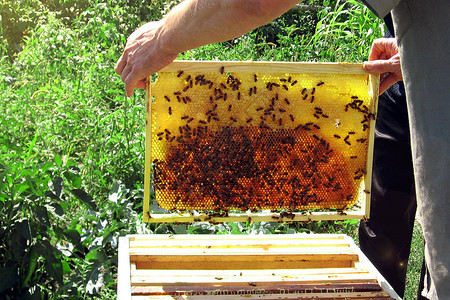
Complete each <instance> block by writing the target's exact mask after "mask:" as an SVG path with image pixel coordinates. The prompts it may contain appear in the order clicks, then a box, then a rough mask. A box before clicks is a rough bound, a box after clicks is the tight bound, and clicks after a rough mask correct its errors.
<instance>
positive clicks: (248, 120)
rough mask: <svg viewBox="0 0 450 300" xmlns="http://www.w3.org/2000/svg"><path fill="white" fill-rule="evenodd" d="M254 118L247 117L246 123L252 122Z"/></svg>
mask: <svg viewBox="0 0 450 300" xmlns="http://www.w3.org/2000/svg"><path fill="white" fill-rule="evenodd" d="M252 120H253V118H249V119H247V121H245V122H246V123H250V122H251V121H252Z"/></svg>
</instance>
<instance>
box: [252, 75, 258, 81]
mask: <svg viewBox="0 0 450 300" xmlns="http://www.w3.org/2000/svg"><path fill="white" fill-rule="evenodd" d="M253 80H254V81H255V82H257V81H258V76H256V74H254V75H253Z"/></svg>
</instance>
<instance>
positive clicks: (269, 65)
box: [143, 60, 379, 223]
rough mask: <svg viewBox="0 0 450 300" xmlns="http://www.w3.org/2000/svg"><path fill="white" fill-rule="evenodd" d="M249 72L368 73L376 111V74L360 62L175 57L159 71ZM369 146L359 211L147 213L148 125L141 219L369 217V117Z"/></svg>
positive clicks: (148, 99)
mask: <svg viewBox="0 0 450 300" xmlns="http://www.w3.org/2000/svg"><path fill="white" fill-rule="evenodd" d="M222 67H223V72H225V73H228V72H252V73H297V74H343V75H344V74H365V75H367V76H368V80H367V83H368V87H369V93H370V95H371V96H372V97H373V98H374V99H373V105H374V106H373V109H372V111H373V112H374V113H375V114H376V113H377V106H378V93H379V92H378V88H379V76H373V75H371V74H369V73H367V71H365V70H364V68H363V64H362V63H328V62H326V63H321V62H267V61H192V60H189V61H186V60H176V61H174V62H172V63H171V64H169V65H167V66H166V67H164V68H163V69H161V70H160V71H159V73H162V72H179V71H180V70H183V71H184V72H211V73H215V72H220V71H219V70H221V69H222ZM151 85H152V84H151V78H150V77H148V78H147V88H146V106H147V109H146V124H152V118H151V115H152V112H151V101H152V96H151ZM369 122H370V129H369V147H368V155H367V168H366V170H367V175H366V178H365V191H367V192H366V195H365V199H364V200H363V202H362V205H361V209H360V210H346V211H328V212H310V211H302V212H293V213H286V212H281V213H278V212H277V213H272V212H261V213H251V212H242V213H230V214H228V213H227V214H217V213H211V214H207V213H200V214H198V213H195V214H194V213H188V212H186V213H151V212H150V203H149V200H150V190H151V184H150V178H151V167H150V166H151V150H150V149H151V126H146V142H145V143H146V145H145V183H144V205H143V206H144V222H147V223H192V222H212V223H218V222H249V223H250V222H262V221H268V222H277V221H278V222H283V221H287V222H295V221H298V222H310V221H319V220H333V221H338V220H348V219H369V216H370V190H371V181H372V176H371V173H372V157H373V140H374V135H375V120H370V121H369Z"/></svg>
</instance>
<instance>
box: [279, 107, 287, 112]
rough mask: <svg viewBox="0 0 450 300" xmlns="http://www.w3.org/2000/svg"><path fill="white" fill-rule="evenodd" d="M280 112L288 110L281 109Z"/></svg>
mask: <svg viewBox="0 0 450 300" xmlns="http://www.w3.org/2000/svg"><path fill="white" fill-rule="evenodd" d="M278 110H279V111H280V112H282V113H283V112H285V111H286V110H285V109H282V108H280V109H278Z"/></svg>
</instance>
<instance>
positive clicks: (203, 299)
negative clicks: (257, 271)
mask: <svg viewBox="0 0 450 300" xmlns="http://www.w3.org/2000/svg"><path fill="white" fill-rule="evenodd" d="M236 298H237V296H236V295H214V297H213V296H212V295H190V296H168V295H162V296H133V297H132V299H133V300H144V299H148V300H169V299H170V300H177V299H183V300H186V299H189V300H210V299H214V300H231V299H236ZM240 298H242V299H245V300H252V299H263V300H269V299H271V300H275V299H276V300H278V299H321V300H335V299H392V298H391V297H390V296H389V294H388V293H386V292H384V291H376V292H338V291H337V292H329V293H295V294H286V293H280V294H270V295H264V294H258V293H257V292H256V293H255V294H246V295H244V296H239V298H238V299H240Z"/></svg>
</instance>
